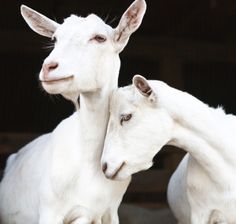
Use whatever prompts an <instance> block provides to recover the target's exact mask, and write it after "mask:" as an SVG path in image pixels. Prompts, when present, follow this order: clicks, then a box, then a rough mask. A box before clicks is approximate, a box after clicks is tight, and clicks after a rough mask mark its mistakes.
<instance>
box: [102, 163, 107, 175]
mask: <svg viewBox="0 0 236 224" xmlns="http://www.w3.org/2000/svg"><path fill="white" fill-rule="evenodd" d="M106 170H107V163H103V164H102V171H103V173H105V172H106Z"/></svg>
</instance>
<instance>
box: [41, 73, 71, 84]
mask: <svg viewBox="0 0 236 224" xmlns="http://www.w3.org/2000/svg"><path fill="white" fill-rule="evenodd" d="M73 78H74V76H73V75H71V76H68V77H65V78H59V79H50V80H40V81H41V82H42V83H43V84H48V85H52V84H57V83H60V82H66V81H69V80H72V79H73Z"/></svg>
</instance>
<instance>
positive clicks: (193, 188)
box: [102, 76, 236, 224]
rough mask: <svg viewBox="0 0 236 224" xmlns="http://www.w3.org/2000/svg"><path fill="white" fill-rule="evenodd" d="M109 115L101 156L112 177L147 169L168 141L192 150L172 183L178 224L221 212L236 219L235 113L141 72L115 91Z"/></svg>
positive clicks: (198, 223) (202, 222) (197, 222)
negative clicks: (127, 84) (217, 211)
mask: <svg viewBox="0 0 236 224" xmlns="http://www.w3.org/2000/svg"><path fill="white" fill-rule="evenodd" d="M137 90H138V91H137ZM110 113H111V115H110V120H109V125H108V132H107V137H106V140H105V146H104V151H103V155H102V164H103V167H104V172H105V175H106V176H107V177H108V178H111V179H117V180H124V179H126V178H128V177H129V176H130V175H132V174H133V173H136V172H138V171H140V170H145V169H148V168H149V167H151V166H152V160H153V157H154V155H155V154H157V153H158V152H159V151H160V149H161V148H162V147H163V146H164V145H166V144H169V145H174V146H177V147H179V148H182V149H184V150H185V151H187V152H188V154H187V155H186V156H185V158H184V159H183V161H182V162H181V163H180V165H179V168H178V169H177V170H176V172H175V173H174V175H173V176H172V178H171V180H170V184H169V187H168V200H169V204H170V206H171V209H172V211H173V212H174V215H175V217H176V218H177V220H178V222H179V223H181V224H189V223H192V224H206V223H207V222H208V220H209V217H210V213H211V211H213V210H219V211H220V212H221V213H222V214H224V217H225V218H226V219H227V221H228V222H229V223H236V212H235V211H236V165H235V161H236V152H235V147H236V144H235V137H234V135H235V131H236V118H235V116H233V115H226V114H225V113H224V112H223V110H222V109H213V108H210V107H208V106H207V105H206V104H204V103H202V102H201V101H199V100H198V99H196V98H194V97H193V96H191V95H190V94H188V93H185V92H182V91H179V90H177V89H174V88H171V87H169V86H168V85H166V84H165V83H163V82H160V81H147V80H146V79H145V78H143V77H142V76H135V77H134V78H133V86H129V87H125V88H121V89H119V90H118V91H116V92H115V93H114V95H113V96H112V100H111V111H110Z"/></svg>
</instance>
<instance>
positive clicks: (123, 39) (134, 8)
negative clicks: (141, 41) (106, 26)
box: [115, 0, 147, 52]
mask: <svg viewBox="0 0 236 224" xmlns="http://www.w3.org/2000/svg"><path fill="white" fill-rule="evenodd" d="M146 7H147V6H146V2H145V0H135V1H134V2H133V4H131V6H130V7H129V8H128V9H127V10H126V12H125V13H124V14H123V16H122V17H121V19H120V22H119V24H118V26H117V27H116V28H115V42H116V43H117V45H118V46H117V48H118V51H119V52H121V51H122V50H123V48H124V47H125V45H126V44H127V42H128V40H129V37H130V35H131V34H132V33H133V32H135V31H136V30H137V29H138V28H139V26H140V24H141V23H142V20H143V16H144V14H145V11H146Z"/></svg>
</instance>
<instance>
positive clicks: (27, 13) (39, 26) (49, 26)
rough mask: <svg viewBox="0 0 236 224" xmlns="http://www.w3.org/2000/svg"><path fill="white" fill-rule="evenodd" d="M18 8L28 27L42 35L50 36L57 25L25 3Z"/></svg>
mask: <svg viewBox="0 0 236 224" xmlns="http://www.w3.org/2000/svg"><path fill="white" fill-rule="evenodd" d="M20 10H21V15H22V16H23V18H24V20H25V21H26V23H27V24H28V25H29V27H30V28H31V29H32V30H33V31H35V32H36V33H38V34H40V35H42V36H46V37H50V38H51V37H52V35H53V34H54V32H55V31H56V29H57V27H58V26H59V24H58V23H56V22H54V21H53V20H51V19H49V18H47V17H46V16H44V15H42V14H40V13H38V12H36V11H35V10H33V9H31V8H29V7H27V6H25V5H21V8H20Z"/></svg>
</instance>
